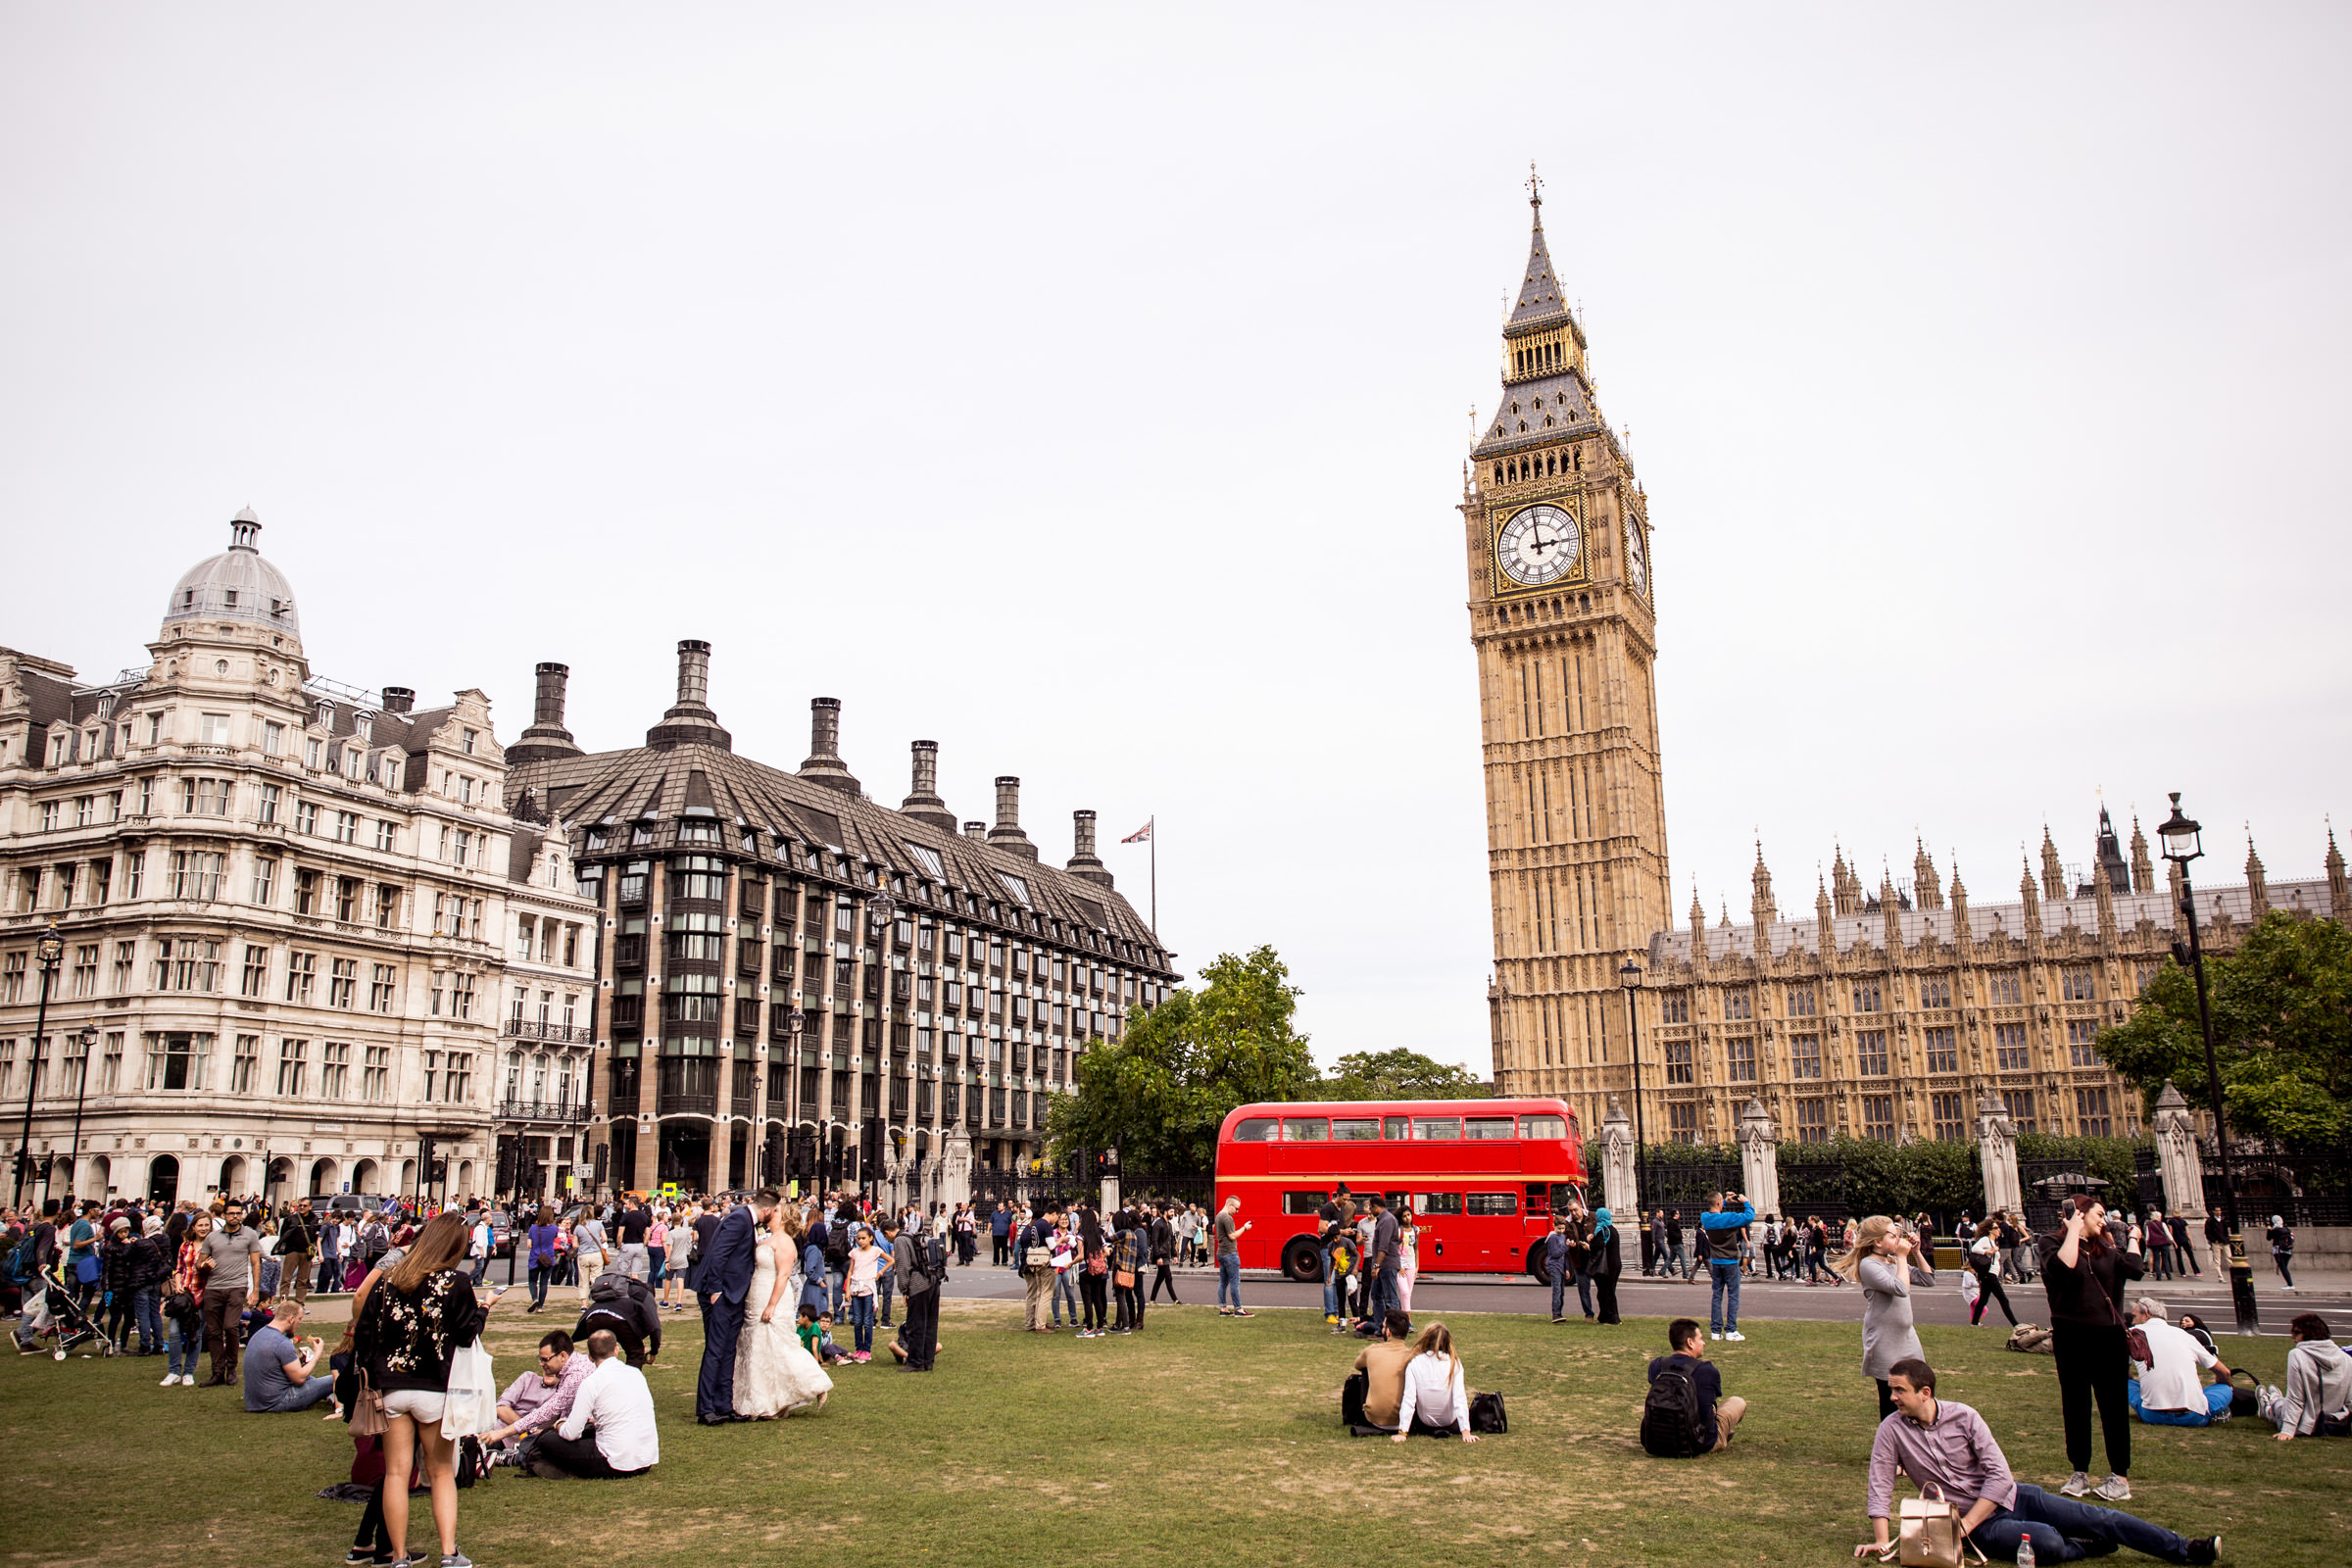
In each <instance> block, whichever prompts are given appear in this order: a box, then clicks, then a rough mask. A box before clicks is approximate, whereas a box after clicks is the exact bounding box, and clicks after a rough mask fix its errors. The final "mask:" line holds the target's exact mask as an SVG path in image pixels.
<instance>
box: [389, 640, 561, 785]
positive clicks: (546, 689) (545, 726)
mask: <svg viewBox="0 0 2352 1568" xmlns="http://www.w3.org/2000/svg"><path fill="white" fill-rule="evenodd" d="M537 673H538V676H539V689H538V692H537V694H536V695H535V697H534V698H533V700H532V703H531V727H530V728H529V729H526V730H524V731H523V732H522V734H521V735H520V736H519V737H518V738H517V739H516V740H515V744H514V745H512V746H510V747H508V748H507V761H508V763H509V764H510V765H512V764H516V763H521V762H543V761H547V760H552V759H554V758H558V757H577V756H579V755H580V747H579V743H578V742H577V741H574V740H573V739H572V738H571V731H569V730H567V729H565V728H564V688H565V687H566V686H567V685H568V684H569V683H570V680H571V666H570V665H568V664H541V665H540V666H539V668H538V672H537ZM386 695H389V694H388V693H387V694H386Z"/></svg>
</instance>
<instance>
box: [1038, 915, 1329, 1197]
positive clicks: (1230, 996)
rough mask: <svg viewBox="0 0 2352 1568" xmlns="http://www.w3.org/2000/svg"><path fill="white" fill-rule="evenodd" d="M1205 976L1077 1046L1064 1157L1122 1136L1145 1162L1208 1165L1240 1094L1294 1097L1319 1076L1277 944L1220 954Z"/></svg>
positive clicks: (1060, 1112)
mask: <svg viewBox="0 0 2352 1568" xmlns="http://www.w3.org/2000/svg"><path fill="white" fill-rule="evenodd" d="M1201 980H1202V981H1203V982H1204V984H1203V985H1202V986H1201V989H1200V990H1199V991H1198V992H1196V991H1193V990H1191V989H1189V988H1179V989H1178V990H1176V991H1175V992H1173V993H1171V994H1170V996H1169V997H1168V999H1167V1000H1166V1001H1165V1002H1162V1003H1161V1004H1160V1005H1158V1006H1156V1007H1153V1008H1152V1009H1151V1010H1150V1011H1148V1012H1147V1011H1145V1010H1144V1009H1143V1008H1141V1007H1136V1008H1130V1009H1129V1011H1128V1015H1127V1028H1126V1030H1125V1032H1124V1033H1123V1035H1122V1036H1121V1038H1119V1039H1117V1040H1103V1041H1098V1042H1096V1043H1095V1045H1094V1046H1093V1047H1092V1049H1090V1050H1088V1051H1087V1052H1086V1053H1085V1054H1082V1055H1080V1056H1079V1057H1078V1060H1077V1085H1076V1091H1075V1092H1074V1093H1072V1094H1069V1095H1064V1096H1060V1097H1057V1098H1056V1099H1055V1100H1054V1105H1053V1110H1052V1112H1051V1113H1050V1118H1049V1121H1048V1124H1047V1126H1048V1131H1049V1133H1050V1135H1051V1137H1052V1140H1053V1147H1054V1156H1055V1157H1056V1158H1061V1157H1066V1156H1067V1155H1069V1154H1071V1153H1073V1152H1076V1151H1078V1150H1081V1149H1109V1148H1113V1147H1115V1148H1117V1149H1118V1150H1119V1152H1120V1157H1121V1158H1122V1160H1123V1161H1124V1162H1125V1163H1126V1164H1127V1165H1129V1166H1130V1167H1132V1168H1134V1169H1137V1170H1146V1171H1192V1170H1200V1171H1205V1170H1208V1169H1209V1168H1211V1166H1213V1165H1214V1164H1215V1162H1216V1151H1217V1128H1218V1126H1219V1124H1220V1123H1222V1122H1223V1121H1224V1119H1225V1116H1226V1113H1227V1112H1229V1111H1231V1110H1232V1109H1233V1107H1234V1106H1236V1105H1241V1104H1247V1103H1250V1102H1251V1101H1259V1100H1296V1099H1298V1098H1299V1096H1300V1094H1301V1093H1302V1092H1303V1091H1304V1090H1306V1089H1307V1088H1308V1086H1310V1085H1311V1084H1313V1083H1314V1081H1315V1063H1314V1058H1313V1056H1312V1055H1310V1054H1308V1052H1307V1047H1306V1037H1305V1036H1304V1035H1302V1034H1299V1032H1298V1031H1297V1030H1296V1029H1294V1028H1293V1027H1292V1026H1291V1020H1292V1016H1293V1014H1294V1013H1296V1012H1297V1010H1298V1006H1299V991H1298V988H1297V987H1295V986H1293V985H1291V984H1290V970H1289V969H1287V968H1285V967H1284V965H1283V962H1282V959H1281V958H1280V957H1278V956H1276V955H1275V952H1274V950H1273V949H1272V948H1259V949H1257V950H1256V951H1255V952H1253V953H1251V954H1250V956H1248V957H1236V956H1233V955H1232V954H1230V953H1228V954H1222V955H1220V956H1218V958H1217V960H1216V961H1215V962H1214V963H1210V964H1206V965H1204V966H1203V967H1202V968H1201Z"/></svg>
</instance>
